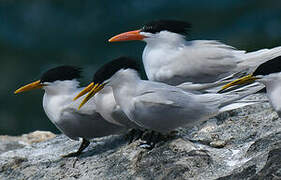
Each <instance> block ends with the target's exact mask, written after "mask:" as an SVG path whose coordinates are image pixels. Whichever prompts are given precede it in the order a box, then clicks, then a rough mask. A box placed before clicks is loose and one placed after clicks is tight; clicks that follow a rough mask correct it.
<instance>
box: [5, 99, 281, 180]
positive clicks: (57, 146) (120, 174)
mask: <svg viewBox="0 0 281 180" xmlns="http://www.w3.org/2000/svg"><path fill="white" fill-rule="evenodd" d="M258 96H261V97H262V98H264V96H263V95H256V97H258ZM6 143H7V142H6ZM11 143H13V142H11ZM2 144H3V141H2V140H1V139H0V147H2ZM139 144H140V141H139V140H138V141H135V142H133V143H131V144H128V141H127V140H126V138H125V136H124V135H120V136H108V137H104V138H99V139H95V140H93V143H91V145H90V146H89V147H88V148H87V149H86V150H85V153H84V154H82V155H81V156H79V157H78V158H61V155H64V154H67V153H69V152H71V151H74V150H76V149H77V148H78V146H79V142H77V141H71V140H69V139H68V138H67V137H65V136H64V135H59V136H57V137H55V138H53V139H50V140H47V141H44V142H40V143H33V144H27V143H26V144H20V146H16V147H14V148H11V149H6V150H3V149H1V150H0V179H13V180H14V179H36V180H37V179H281V119H280V118H278V116H277V114H276V113H275V112H274V111H273V110H272V108H271V107H270V105H269V104H268V103H263V104H258V105H253V106H248V107H245V108H242V109H238V110H235V111H231V112H229V113H224V114H221V115H219V116H217V117H216V118H213V119H210V120H209V121H207V122H205V123H203V124H201V125H198V126H197V127H194V128H192V129H179V130H178V132H177V135H176V136H175V137H173V138H171V139H168V140H166V141H163V142H160V143H158V144H157V145H156V147H155V148H154V149H152V150H147V149H143V148H141V147H139Z"/></svg>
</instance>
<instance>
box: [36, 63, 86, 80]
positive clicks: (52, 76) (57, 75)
mask: <svg viewBox="0 0 281 180" xmlns="http://www.w3.org/2000/svg"><path fill="white" fill-rule="evenodd" d="M81 72H82V71H81V68H79V67H75V66H58V67H55V68H52V69H50V70H48V71H46V72H45V73H44V74H43V75H42V76H41V82H42V83H43V82H54V81H57V80H60V81H64V80H72V79H79V78H80V77H81Z"/></svg>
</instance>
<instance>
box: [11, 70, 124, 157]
mask: <svg viewBox="0 0 281 180" xmlns="http://www.w3.org/2000/svg"><path fill="white" fill-rule="evenodd" d="M80 76H81V70H80V68H77V67H74V66H58V67H55V68H52V69H50V70H48V71H46V72H45V73H43V74H42V76H41V78H40V80H38V81H35V82H33V83H30V84H28V85H25V86H23V87H21V88H19V89H18V90H16V91H15V94H17V93H21V92H24V91H29V90H33V89H44V90H45V93H44V96H43V108H44V111H45V113H46V115H47V116H48V118H49V119H50V120H51V122H52V123H53V124H54V125H55V126H56V127H57V128H58V129H59V130H60V131H61V132H62V133H63V134H65V135H66V136H67V137H69V138H70V139H72V140H79V138H82V143H81V145H80V147H79V149H78V151H76V152H74V153H70V154H68V155H65V156H64V157H71V156H77V155H79V154H81V153H82V151H83V150H84V149H85V148H86V147H87V146H88V145H89V144H90V142H89V139H92V138H96V137H102V136H107V135H112V134H119V133H122V132H124V131H125V128H124V127H122V126H118V125H115V124H112V123H109V122H108V121H106V120H105V119H104V118H102V116H101V115H100V114H99V113H98V112H97V111H96V104H95V101H94V99H92V100H91V101H90V102H89V103H88V104H87V106H85V107H84V108H83V109H81V110H77V109H78V106H79V104H80V103H81V101H76V102H74V101H73V98H74V97H75V96H76V95H77V94H78V93H79V92H80V91H81V90H82V89H83V88H80V87H79V81H78V79H79V78H80Z"/></svg>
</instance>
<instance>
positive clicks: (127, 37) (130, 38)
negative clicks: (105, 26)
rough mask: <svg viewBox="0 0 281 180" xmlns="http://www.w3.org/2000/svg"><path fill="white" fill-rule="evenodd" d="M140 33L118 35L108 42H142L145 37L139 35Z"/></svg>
mask: <svg viewBox="0 0 281 180" xmlns="http://www.w3.org/2000/svg"><path fill="white" fill-rule="evenodd" d="M140 31H141V30H135V31H129V32H125V33H121V34H118V35H116V36H114V37H112V38H110V39H109V40H108V42H116V41H133V40H143V39H144V38H145V36H144V35H141V34H140Z"/></svg>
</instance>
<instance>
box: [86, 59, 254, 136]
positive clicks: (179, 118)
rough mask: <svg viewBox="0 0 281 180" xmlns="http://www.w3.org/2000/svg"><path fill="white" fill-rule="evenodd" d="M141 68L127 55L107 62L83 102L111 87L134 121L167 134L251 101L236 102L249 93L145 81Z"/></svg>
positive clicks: (123, 108) (122, 106)
mask: <svg viewBox="0 0 281 180" xmlns="http://www.w3.org/2000/svg"><path fill="white" fill-rule="evenodd" d="M138 71H139V66H138V65H137V63H136V61H134V60H132V59H130V58H127V57H121V58H118V59H115V60H113V61H111V62H109V63H107V64H105V65H104V66H102V67H101V68H100V69H99V70H98V71H97V72H96V73H95V77H97V78H96V79H95V82H93V86H92V89H91V90H90V91H89V93H88V94H87V96H86V97H85V99H84V100H83V102H82V104H81V105H83V104H85V103H86V102H87V101H88V100H89V99H91V98H92V97H93V96H94V95H95V94H96V93H98V92H99V91H101V90H102V89H103V88H105V87H107V86H110V87H111V88H112V91H113V95H114V98H115V101H116V103H117V104H118V105H120V107H121V109H122V110H123V111H124V113H125V114H126V115H127V116H128V118H129V119H130V120H131V121H133V122H134V123H136V124H138V125H139V126H141V127H143V128H146V129H150V130H154V131H157V132H160V133H167V132H170V131H172V130H174V129H176V128H178V127H182V126H194V125H196V124H198V123H199V122H201V121H203V120H207V119H208V118H209V117H211V116H215V115H217V114H218V113H220V112H224V111H226V110H231V109H235V108H238V107H242V106H245V105H248V104H249V103H239V104H235V105H233V103H234V102H235V101H236V100H239V99H241V98H243V97H245V96H247V95H248V93H243V94H239V93H238V94H236V93H234V94H228V95H225V94H211V93H210V94H193V93H191V92H187V91H184V90H182V89H180V88H177V87H174V86H171V85H167V84H165V83H161V82H154V81H147V80H141V79H140V76H139V74H138ZM250 104H251V103H250Z"/></svg>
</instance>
